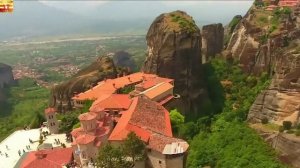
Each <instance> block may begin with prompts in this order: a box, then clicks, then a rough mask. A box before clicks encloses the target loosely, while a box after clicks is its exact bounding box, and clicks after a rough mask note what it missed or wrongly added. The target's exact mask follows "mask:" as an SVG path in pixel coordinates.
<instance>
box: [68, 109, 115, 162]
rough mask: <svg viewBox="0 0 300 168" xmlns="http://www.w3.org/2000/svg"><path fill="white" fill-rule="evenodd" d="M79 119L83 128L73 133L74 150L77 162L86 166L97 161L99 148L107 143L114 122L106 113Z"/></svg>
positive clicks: (83, 116) (88, 115)
mask: <svg viewBox="0 0 300 168" xmlns="http://www.w3.org/2000/svg"><path fill="white" fill-rule="evenodd" d="M78 119H79V120H80V124H81V126H80V128H76V129H73V131H72V132H71V135H72V139H73V143H72V148H73V151H74V158H75V160H76V161H77V162H78V163H80V164H82V165H86V164H88V162H89V161H90V160H92V159H96V155H97V153H98V150H99V148H100V147H101V145H102V144H105V143H106V142H107V139H108V136H109V134H110V132H111V130H112V128H113V122H112V119H111V117H110V116H108V114H105V112H104V111H100V112H98V113H93V112H88V113H84V114H80V115H79V117H78Z"/></svg>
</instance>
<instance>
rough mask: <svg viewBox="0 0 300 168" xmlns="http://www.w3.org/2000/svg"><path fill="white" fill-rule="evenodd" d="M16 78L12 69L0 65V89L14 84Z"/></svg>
mask: <svg viewBox="0 0 300 168" xmlns="http://www.w3.org/2000/svg"><path fill="white" fill-rule="evenodd" d="M14 82H15V81H14V76H13V73H12V68H11V67H10V66H8V65H6V64H2V63H0V89H1V88H3V87H4V86H5V85H8V86H9V85H12V84H14Z"/></svg>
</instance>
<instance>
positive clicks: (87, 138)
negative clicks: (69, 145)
mask: <svg viewBox="0 0 300 168" xmlns="http://www.w3.org/2000/svg"><path fill="white" fill-rule="evenodd" d="M95 138H96V137H95V136H93V135H89V134H84V135H80V136H79V137H77V138H76V143H77V144H79V145H86V144H89V143H92V142H94V140H95Z"/></svg>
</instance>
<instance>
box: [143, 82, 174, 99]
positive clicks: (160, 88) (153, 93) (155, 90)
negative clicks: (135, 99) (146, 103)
mask: <svg viewBox="0 0 300 168" xmlns="http://www.w3.org/2000/svg"><path fill="white" fill-rule="evenodd" d="M173 88H174V86H173V85H171V84H170V83H168V82H162V83H159V84H157V85H156V86H154V87H152V88H150V89H148V90H146V91H144V92H142V94H144V95H146V96H147V97H149V98H150V99H153V98H155V97H157V96H159V95H161V94H163V93H165V92H167V91H169V90H171V89H173Z"/></svg>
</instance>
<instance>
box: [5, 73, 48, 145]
mask: <svg viewBox="0 0 300 168" xmlns="http://www.w3.org/2000/svg"><path fill="white" fill-rule="evenodd" d="M4 93H5V94H6V96H7V97H8V99H7V101H5V103H2V104H1V108H0V116H1V118H0V140H2V139H4V138H5V137H6V136H8V135H9V134H11V133H12V132H14V131H15V130H17V129H23V128H24V127H25V126H29V127H30V128H37V127H39V126H40V125H41V124H42V122H43V121H44V110H45V108H46V107H47V104H48V98H49V91H48V90H47V89H46V88H43V87H39V86H37V85H36V83H35V82H34V81H33V80H32V79H22V80H19V82H18V85H17V86H14V87H10V88H6V89H5V90H4Z"/></svg>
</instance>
